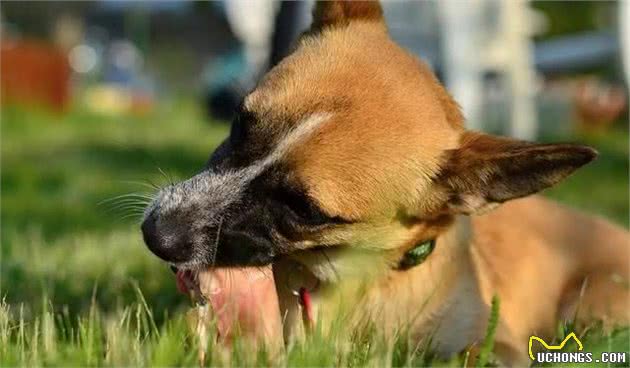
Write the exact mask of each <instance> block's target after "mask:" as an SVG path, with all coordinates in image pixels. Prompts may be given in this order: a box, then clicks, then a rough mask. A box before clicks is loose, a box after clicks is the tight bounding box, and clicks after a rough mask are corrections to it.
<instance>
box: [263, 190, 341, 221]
mask: <svg viewBox="0 0 630 368" xmlns="http://www.w3.org/2000/svg"><path fill="white" fill-rule="evenodd" d="M272 196H273V199H274V200H275V201H276V202H279V203H281V204H283V205H284V206H285V207H286V208H288V209H289V210H290V211H291V212H292V213H293V214H294V215H296V216H297V217H299V218H300V219H301V220H302V221H304V222H307V223H309V224H313V225H316V224H317V225H318V224H325V223H327V222H328V219H329V217H328V216H326V215H325V214H324V213H323V212H322V211H321V210H320V209H319V207H318V206H317V205H316V204H315V203H314V202H313V200H311V199H310V198H309V197H308V196H307V195H306V194H305V193H303V192H301V191H297V190H294V189H289V188H277V189H276V190H274V191H273V194H272Z"/></svg>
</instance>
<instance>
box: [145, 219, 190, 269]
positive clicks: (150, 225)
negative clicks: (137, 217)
mask: <svg viewBox="0 0 630 368" xmlns="http://www.w3.org/2000/svg"><path fill="white" fill-rule="evenodd" d="M141 229H142V237H143V238H144V243H145V244H146V245H147V247H148V248H149V250H150V251H151V252H153V254H155V255H156V256H158V257H160V258H161V259H163V260H165V261H167V262H172V263H177V262H184V261H187V260H188V258H189V256H190V244H189V243H188V242H185V241H183V242H168V241H165V239H164V237H162V236H161V235H160V230H159V229H158V224H157V216H156V215H155V214H154V213H151V214H149V216H147V217H146V218H145V219H144V222H142V226H141Z"/></svg>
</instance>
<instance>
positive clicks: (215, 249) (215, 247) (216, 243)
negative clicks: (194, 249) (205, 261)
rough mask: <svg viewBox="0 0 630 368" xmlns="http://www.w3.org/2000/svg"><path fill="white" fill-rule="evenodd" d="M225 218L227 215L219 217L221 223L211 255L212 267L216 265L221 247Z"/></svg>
mask: <svg viewBox="0 0 630 368" xmlns="http://www.w3.org/2000/svg"><path fill="white" fill-rule="evenodd" d="M224 218H225V216H221V219H219V225H218V226H217V235H216V236H215V238H214V246H213V247H212V255H211V257H210V259H211V261H210V267H214V262H215V261H216V257H217V249H218V248H219V240H220V238H221V227H222V226H223V219H224Z"/></svg>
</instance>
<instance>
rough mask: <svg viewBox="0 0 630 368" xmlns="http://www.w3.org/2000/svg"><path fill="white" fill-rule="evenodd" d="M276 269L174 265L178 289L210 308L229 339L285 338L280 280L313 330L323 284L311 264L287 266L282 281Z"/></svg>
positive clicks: (224, 337)
mask: <svg viewBox="0 0 630 368" xmlns="http://www.w3.org/2000/svg"><path fill="white" fill-rule="evenodd" d="M291 262H293V261H291ZM284 263H285V264H286V262H284ZM272 267H274V266H273V265H269V266H264V267H230V268H223V267H221V268H211V269H207V270H201V271H198V270H184V269H177V268H176V267H174V266H172V267H171V269H172V270H173V271H174V272H175V275H176V283H177V288H178V290H179V291H181V292H182V293H184V294H187V295H189V296H190V297H191V298H192V300H193V301H195V302H196V303H197V305H201V306H206V305H207V306H209V307H210V309H211V317H212V319H214V321H215V323H216V327H217V333H218V338H219V339H221V340H227V341H230V340H231V339H232V337H233V336H234V335H236V334H239V335H244V336H250V337H254V338H256V339H263V340H265V341H267V342H270V341H271V342H273V341H280V340H281V339H282V331H283V326H282V319H281V311H280V307H279V303H280V300H279V296H278V294H279V290H278V289H277V283H282V285H281V288H282V289H288V290H290V291H291V294H293V297H294V298H295V299H294V303H295V304H296V305H295V307H297V308H298V309H299V312H300V313H301V315H302V318H301V319H302V322H303V324H304V329H305V331H308V330H310V329H311V327H312V326H313V324H314V323H315V316H314V308H313V294H314V293H316V292H317V291H318V289H319V286H320V282H319V279H317V278H316V277H315V276H314V275H313V274H312V273H311V272H310V271H309V270H308V269H307V268H306V267H303V266H302V265H299V264H297V263H295V268H294V269H289V270H287V269H283V273H282V275H281V276H280V277H279V278H278V279H276V277H274V272H273V269H272ZM283 302H285V303H286V300H283Z"/></svg>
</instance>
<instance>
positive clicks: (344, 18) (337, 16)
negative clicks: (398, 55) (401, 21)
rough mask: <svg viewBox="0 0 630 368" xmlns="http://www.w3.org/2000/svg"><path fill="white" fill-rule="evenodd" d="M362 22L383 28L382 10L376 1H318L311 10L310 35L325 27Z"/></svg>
mask: <svg viewBox="0 0 630 368" xmlns="http://www.w3.org/2000/svg"><path fill="white" fill-rule="evenodd" d="M355 20H362V21H371V22H376V23H381V24H382V25H383V27H384V26H385V19H384V18H383V9H382V8H381V4H379V2H378V1H350V0H346V1H343V0H337V1H318V2H317V3H316V4H315V8H314V9H313V25H312V26H311V30H310V32H311V33H315V32H319V31H321V30H323V29H324V28H326V27H335V26H347V25H348V24H350V22H351V21H355Z"/></svg>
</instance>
